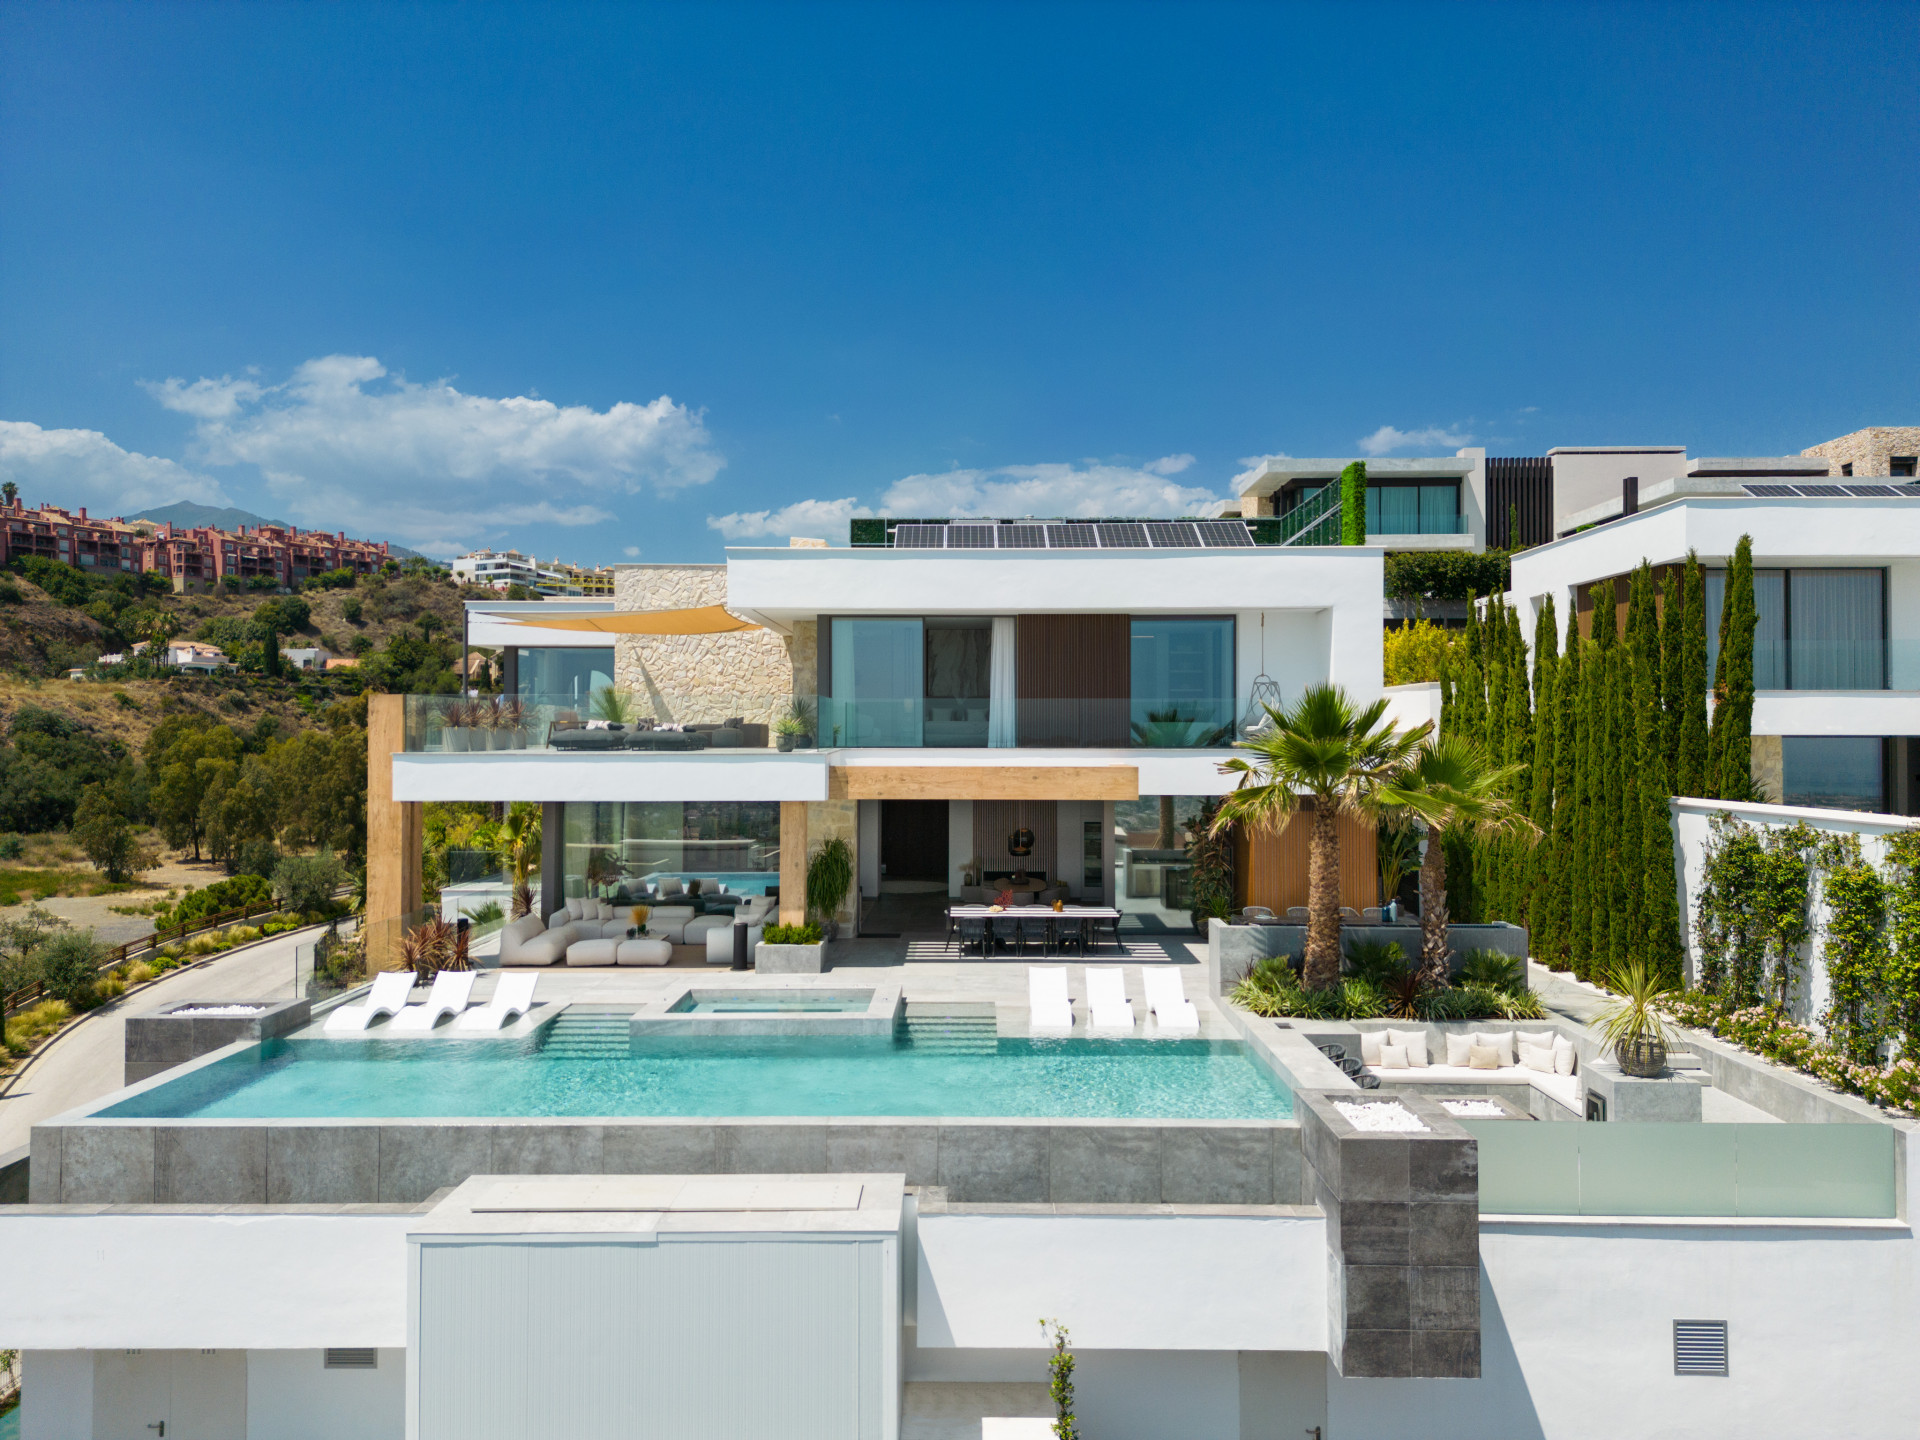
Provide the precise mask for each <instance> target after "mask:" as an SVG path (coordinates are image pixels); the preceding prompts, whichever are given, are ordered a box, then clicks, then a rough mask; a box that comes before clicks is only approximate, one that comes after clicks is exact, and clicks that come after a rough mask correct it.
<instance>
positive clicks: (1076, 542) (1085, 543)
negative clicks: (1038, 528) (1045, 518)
mask: <svg viewBox="0 0 1920 1440" xmlns="http://www.w3.org/2000/svg"><path fill="white" fill-rule="evenodd" d="M1047 545H1048V546H1049V547H1050V548H1052V549H1054V550H1097V549H1098V548H1099V546H1100V537H1099V536H1098V535H1096V534H1094V533H1093V526H1091V525H1049V526H1047Z"/></svg>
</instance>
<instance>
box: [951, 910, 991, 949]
mask: <svg viewBox="0 0 1920 1440" xmlns="http://www.w3.org/2000/svg"><path fill="white" fill-rule="evenodd" d="M953 923H954V926H955V929H956V931H957V933H958V934H959V937H960V953H961V954H962V955H965V954H966V953H967V946H969V945H977V946H978V947H979V949H980V958H981V959H982V960H984V959H986V958H987V946H988V943H989V942H988V939H987V920H986V917H985V916H984V915H962V916H960V917H958V918H957V919H955V920H954V922H953Z"/></svg>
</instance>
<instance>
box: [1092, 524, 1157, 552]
mask: <svg viewBox="0 0 1920 1440" xmlns="http://www.w3.org/2000/svg"><path fill="white" fill-rule="evenodd" d="M1094 529H1095V530H1097V531H1099V532H1100V546H1101V548H1102V549H1103V550H1145V549H1146V548H1147V527H1146V526H1144V525H1142V524H1141V523H1140V522H1139V521H1137V520H1125V521H1121V522H1119V523H1118V524H1111V525H1096V526H1094Z"/></svg>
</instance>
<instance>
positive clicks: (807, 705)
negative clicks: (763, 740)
mask: <svg viewBox="0 0 1920 1440" xmlns="http://www.w3.org/2000/svg"><path fill="white" fill-rule="evenodd" d="M782 720H783V721H790V722H792V727H793V728H792V729H790V730H785V731H784V732H783V733H785V734H788V735H791V736H793V748H794V749H796V750H811V749H813V736H814V729H813V702H812V701H811V700H809V699H807V697H806V696H804V695H796V696H794V697H793V699H792V700H791V701H789V702H788V704H787V713H786V715H785V716H783V717H782Z"/></svg>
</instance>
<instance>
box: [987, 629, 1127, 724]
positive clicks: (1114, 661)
mask: <svg viewBox="0 0 1920 1440" xmlns="http://www.w3.org/2000/svg"><path fill="white" fill-rule="evenodd" d="M1131 634H1132V622H1131V621H1130V620H1129V618H1128V617H1127V616H1125V615H1022V616H1021V617H1020V626H1019V639H1018V642H1017V644H1016V646H1015V650H1014V657H1015V678H1014V693H1015V695H1016V697H1017V699H1018V717H1019V737H1018V738H1019V743H1020V744H1021V745H1046V746H1073V745H1117V746H1124V745H1127V744H1130V743H1131V738H1132V737H1131V735H1130V733H1129V729H1128V724H1127V718H1128V712H1129V708H1130V703H1129V702H1130V699H1131V695H1132V690H1131V686H1130V683H1129V674H1128V663H1127V657H1128V645H1129V637H1130V636H1131Z"/></svg>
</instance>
